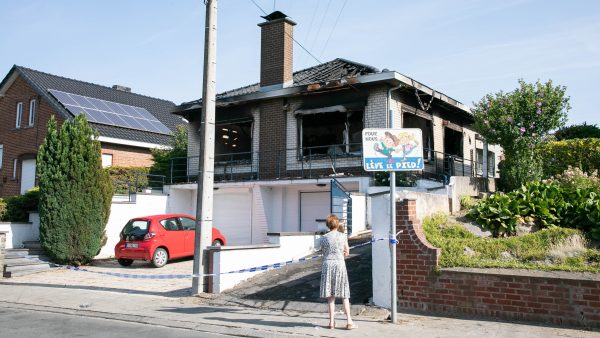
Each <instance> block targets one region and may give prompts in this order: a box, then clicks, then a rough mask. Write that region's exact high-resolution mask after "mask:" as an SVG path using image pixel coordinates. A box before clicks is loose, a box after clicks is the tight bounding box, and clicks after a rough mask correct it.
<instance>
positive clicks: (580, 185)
mask: <svg viewBox="0 0 600 338" xmlns="http://www.w3.org/2000/svg"><path fill="white" fill-rule="evenodd" d="M550 181H553V182H556V183H558V184H560V185H561V186H563V187H565V188H570V189H598V190H599V191H600V177H599V176H598V170H594V171H593V172H591V173H589V174H588V173H586V172H584V171H583V170H581V169H579V168H577V167H575V168H573V167H571V166H569V167H568V168H567V170H565V171H564V172H563V173H562V174H560V175H556V176H553V177H551V178H550Z"/></svg>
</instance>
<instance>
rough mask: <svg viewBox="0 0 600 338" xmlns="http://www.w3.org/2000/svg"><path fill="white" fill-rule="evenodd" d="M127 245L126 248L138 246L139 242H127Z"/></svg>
mask: <svg viewBox="0 0 600 338" xmlns="http://www.w3.org/2000/svg"><path fill="white" fill-rule="evenodd" d="M125 247H126V248H137V247H138V244H137V243H125Z"/></svg>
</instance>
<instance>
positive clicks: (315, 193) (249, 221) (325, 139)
mask: <svg viewBox="0 0 600 338" xmlns="http://www.w3.org/2000/svg"><path fill="white" fill-rule="evenodd" d="M264 18H265V19H266V21H265V22H263V23H261V24H259V26H260V27H261V65H260V82H259V83H256V84H253V85H249V86H246V87H242V88H238V89H233V90H230V91H226V92H223V93H221V94H218V95H217V103H216V105H217V110H216V135H215V142H216V145H215V192H214V209H213V210H214V215H213V222H214V224H215V226H217V227H219V229H220V230H221V231H222V232H224V235H225V236H226V237H227V238H228V242H229V243H230V244H250V243H254V244H257V243H262V242H264V241H265V240H266V234H267V232H298V231H301V232H303V231H311V232H314V231H316V230H318V228H319V227H321V226H322V225H323V223H322V221H323V219H324V218H325V216H326V215H327V214H328V213H330V212H331V211H333V210H335V208H336V207H340V205H339V203H337V202H336V201H342V204H343V201H344V199H345V198H346V197H347V198H350V196H349V195H350V194H348V193H349V192H358V193H359V194H360V193H363V195H364V193H366V192H367V189H368V188H369V187H370V186H372V185H373V184H374V183H373V177H372V175H371V174H370V173H367V172H365V171H363V169H362V162H361V156H362V144H361V142H362V140H361V137H362V136H361V132H362V130H363V129H364V128H386V127H388V126H389V125H390V124H389V122H390V121H388V120H389V118H388V116H389V113H388V111H389V110H392V112H393V127H394V128H401V127H403V128H420V129H422V135H423V139H422V144H423V145H424V148H425V150H424V158H425V161H426V168H425V171H424V173H419V174H420V175H423V176H425V177H427V178H430V179H432V180H437V181H438V182H440V183H439V185H441V186H442V187H443V186H444V184H445V183H447V179H448V177H450V176H477V175H479V176H481V174H482V171H481V168H482V163H483V153H484V150H483V148H484V142H483V140H482V138H481V137H480V136H479V135H477V134H476V133H475V132H474V131H473V129H472V127H471V125H472V124H473V116H472V114H471V112H470V111H469V109H468V108H467V107H466V106H465V105H463V104H462V103H460V102H458V101H456V100H454V99H452V98H450V97H448V96H446V95H445V94H443V93H440V92H438V91H435V90H433V89H432V88H429V87H427V86H425V85H423V84H421V83H419V82H417V81H415V80H413V79H411V78H409V77H407V76H405V75H402V74H400V73H398V72H395V71H390V70H387V69H384V70H382V71H380V70H378V69H377V68H374V67H371V66H368V65H365V64H361V63H357V62H353V61H349V60H345V59H341V58H338V59H335V60H333V61H329V62H326V63H323V64H319V65H317V66H314V67H311V68H307V69H304V70H301V71H298V72H293V71H292V68H293V67H292V60H293V48H292V47H293V38H292V36H293V27H294V25H295V23H294V22H293V21H292V20H290V19H289V18H288V17H286V16H285V15H284V14H283V13H281V12H274V13H272V14H270V15H268V16H265V17H264ZM388 94H390V95H391V100H390V101H391V105H390V107H388V106H387V103H388ZM201 109H202V101H201V99H200V100H197V101H192V102H188V103H183V104H181V105H180V106H178V107H177V109H176V110H175V111H174V113H175V114H177V115H180V116H183V117H185V118H186V119H187V120H189V121H190V124H189V146H188V155H189V158H188V159H187V163H185V164H182V163H177V162H174V163H173V165H172V168H173V173H172V175H173V180H174V181H178V182H182V183H181V184H177V185H173V186H172V187H171V197H172V198H173V201H174V202H173V204H172V205H174V206H176V210H173V212H188V213H193V212H194V210H195V205H196V190H195V189H196V188H195V184H193V183H188V184H185V182H193V181H195V180H196V177H197V176H196V175H197V172H198V154H199V149H200V147H201V140H200V138H199V133H198V130H199V129H200V121H199V119H200V116H201ZM499 155H500V148H498V147H495V146H494V147H492V146H489V152H488V156H487V157H488V160H489V161H488V162H489V168H490V169H489V176H491V177H494V176H495V175H496V169H497V167H496V165H495V164H496V163H497V159H498V156H499ZM177 168H187V171H185V170H186V169H181V170H177ZM332 178H335V179H336V181H332ZM338 183H339V184H338ZM345 194H347V195H345ZM336 196H338V197H336ZM339 196H341V197H339ZM175 201H176V202H175ZM362 201H364V196H363V200H362ZM360 203H362V204H363V205H362V206H357V205H354V211H356V210H357V208H359V207H360V208H363V209H364V207H365V206H364V204H365V202H360ZM341 208H342V209H344V208H346V209H351V207H350V206H349V205H347V204H343V205H341ZM345 211H348V210H345V209H344V212H345ZM344 212H342V213H344ZM348 214H349V213H348ZM351 226H352V225H351Z"/></svg>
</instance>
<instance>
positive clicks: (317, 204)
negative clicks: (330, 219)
mask: <svg viewBox="0 0 600 338" xmlns="http://www.w3.org/2000/svg"><path fill="white" fill-rule="evenodd" d="M330 209H331V207H330V205H329V191H325V192H321V191H319V192H301V193H300V231H309V232H313V231H320V230H323V229H319V224H320V225H321V227H323V226H324V225H325V223H323V222H318V221H317V220H324V219H325V218H326V217H327V215H329V213H330Z"/></svg>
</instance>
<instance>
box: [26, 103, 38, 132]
mask: <svg viewBox="0 0 600 338" xmlns="http://www.w3.org/2000/svg"><path fill="white" fill-rule="evenodd" d="M36 108H37V101H36V100H31V101H29V124H28V125H29V126H30V127H33V124H34V123H35V110H36Z"/></svg>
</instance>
